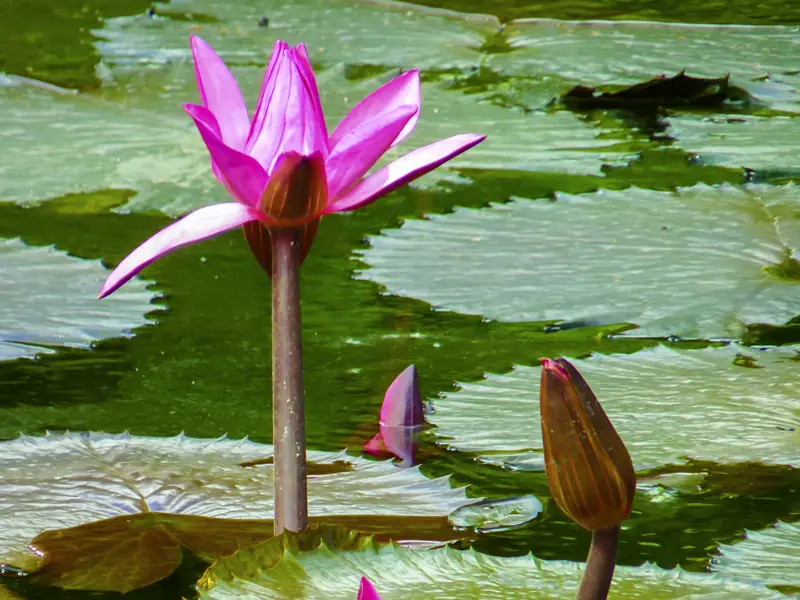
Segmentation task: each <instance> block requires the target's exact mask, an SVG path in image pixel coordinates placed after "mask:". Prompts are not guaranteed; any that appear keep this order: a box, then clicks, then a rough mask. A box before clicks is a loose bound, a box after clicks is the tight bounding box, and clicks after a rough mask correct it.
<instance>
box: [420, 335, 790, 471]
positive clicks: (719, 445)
mask: <svg viewBox="0 0 800 600" xmlns="http://www.w3.org/2000/svg"><path fill="white" fill-rule="evenodd" d="M796 355H797V351H796V350H795V349H793V348H785V349H780V350H768V351H762V352H753V351H746V350H744V349H742V348H738V347H736V346H729V347H727V346H726V347H721V348H706V349H702V350H690V351H675V350H671V349H670V348H668V347H666V346H656V347H655V348H649V349H645V350H641V351H639V352H637V353H635V354H629V355H613V354H612V355H596V356H593V357H592V358H589V359H585V360H576V361H574V364H575V366H576V367H577V368H578V370H579V371H580V372H581V373H582V374H583V375H584V377H585V379H586V381H587V382H588V383H589V385H590V386H591V388H592V389H593V390H594V392H595V394H596V395H597V398H598V399H599V400H600V402H601V403H602V404H603V408H604V409H605V411H606V413H607V414H608V418H609V419H610V420H611V422H612V423H613V424H614V427H615V428H616V430H617V431H618V432H619V435H620V437H621V438H622V439H623V440H624V441H625V444H626V446H627V447H628V450H629V451H630V454H631V458H632V459H633V464H634V466H635V467H636V469H637V470H645V469H650V468H653V467H659V466H664V465H671V464H675V465H681V464H684V463H685V461H686V460H687V459H695V460H705V461H710V462H716V463H737V462H764V463H768V464H784V465H790V466H793V467H798V468H800V453H798V451H797V448H798V444H800V398H798V396H797V393H796V388H797V378H798V377H800V362H797V361H795V360H792V359H793V358H794V357H795V356H796ZM740 356H741V357H746V358H749V359H752V363H751V364H752V365H753V366H755V367H758V368H752V367H747V366H740V364H741V359H740ZM540 373H541V368H540V367H525V366H520V367H517V368H516V369H515V370H514V371H513V372H511V373H509V374H507V375H492V376H489V377H488V378H487V379H486V380H484V381H482V382H479V383H465V384H463V385H462V386H461V389H460V390H459V391H457V392H453V393H451V394H447V395H446V396H445V397H444V398H442V399H441V400H439V401H437V403H436V411H435V413H434V414H432V415H431V416H429V417H428V420H429V421H431V422H432V423H433V424H434V425H436V427H437V429H436V430H435V431H436V433H437V435H438V436H439V439H440V440H441V443H443V444H445V445H447V446H448V447H450V448H453V449H456V450H461V451H466V452H476V453H478V454H479V456H480V457H481V458H482V459H483V460H486V461H489V462H499V463H505V464H510V465H525V466H527V467H533V468H539V469H543V468H544V465H543V454H542V431H541V425H540V422H539V402H538V399H539V377H540Z"/></svg>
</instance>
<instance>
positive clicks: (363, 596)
mask: <svg viewBox="0 0 800 600" xmlns="http://www.w3.org/2000/svg"><path fill="white" fill-rule="evenodd" d="M356 600H381V597H380V596H378V592H376V591H375V587H374V586H373V585H372V583H371V582H370V580H369V579H367V578H366V577H362V578H361V586H359V588H358V598H356Z"/></svg>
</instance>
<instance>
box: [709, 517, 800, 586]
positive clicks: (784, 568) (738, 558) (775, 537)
mask: <svg viewBox="0 0 800 600" xmlns="http://www.w3.org/2000/svg"><path fill="white" fill-rule="evenodd" d="M719 553H720V554H721V556H719V557H718V558H715V559H713V560H712V562H711V570H712V571H714V572H717V573H720V574H722V575H726V576H734V577H736V578H737V579H741V580H746V581H753V582H756V583H763V584H765V585H768V586H770V587H774V588H778V589H781V590H784V591H787V592H789V591H790V590H789V589H787V588H791V590H792V591H793V592H794V593H800V524H799V523H783V522H780V521H779V522H778V523H776V524H775V525H774V526H773V527H770V528H769V529H764V530H761V531H746V532H745V539H744V540H743V541H741V542H739V543H737V544H732V545H728V544H721V545H720V547H719Z"/></svg>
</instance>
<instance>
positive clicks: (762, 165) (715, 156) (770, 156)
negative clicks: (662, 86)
mask: <svg viewBox="0 0 800 600" xmlns="http://www.w3.org/2000/svg"><path fill="white" fill-rule="evenodd" d="M668 123H669V127H668V128H667V131H666V133H667V135H669V136H670V137H672V138H675V140H676V143H677V145H678V146H680V147H681V148H683V149H684V150H686V151H687V152H691V153H692V154H696V155H697V157H698V159H699V160H700V161H702V162H703V163H704V164H710V165H721V166H725V167H732V168H742V167H746V168H749V169H753V170H756V171H766V172H767V173H773V174H785V175H786V176H788V175H800V165H798V161H797V153H798V151H799V150H800V117H780V116H778V117H756V116H748V115H715V116H710V117H704V118H703V117H696V116H692V115H676V116H672V117H670V118H669V119H668Z"/></svg>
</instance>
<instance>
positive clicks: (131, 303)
mask: <svg viewBox="0 0 800 600" xmlns="http://www.w3.org/2000/svg"><path fill="white" fill-rule="evenodd" d="M106 275H108V271H106V269H104V268H103V266H102V265H101V264H100V261H98V260H82V259H79V258H74V257H72V256H69V255H68V254H67V253H65V252H61V251H58V250H56V249H55V248H53V247H46V248H42V247H32V246H27V245H26V244H24V243H23V242H22V241H20V240H19V239H6V240H3V239H0V279H2V284H1V285H0V360H9V359H14V358H20V357H25V358H33V357H35V356H36V355H37V354H44V353H50V352H54V348H56V347H59V346H68V347H73V348H88V347H90V346H91V344H92V343H93V342H96V341H99V340H102V339H105V338H110V337H119V336H130V335H132V333H131V330H133V329H134V328H136V327H141V326H143V325H146V324H147V323H148V320H147V318H146V317H145V315H146V314H147V313H148V312H150V311H155V310H158V309H160V308H161V307H159V306H155V305H152V304H150V303H151V301H152V300H153V299H154V298H155V297H156V296H157V295H158V294H156V293H153V292H150V291H148V290H147V286H148V285H150V284H151V283H152V282H150V281H145V280H142V279H138V278H137V279H134V280H133V281H132V282H131V284H132V285H131V286H130V289H127V290H126V291H125V293H123V294H120V296H119V297H118V298H113V299H111V302H109V303H107V304H106V303H104V302H98V301H97V290H98V286H99V285H100V284H101V283H102V282H103V279H104V278H105V277H106Z"/></svg>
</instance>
